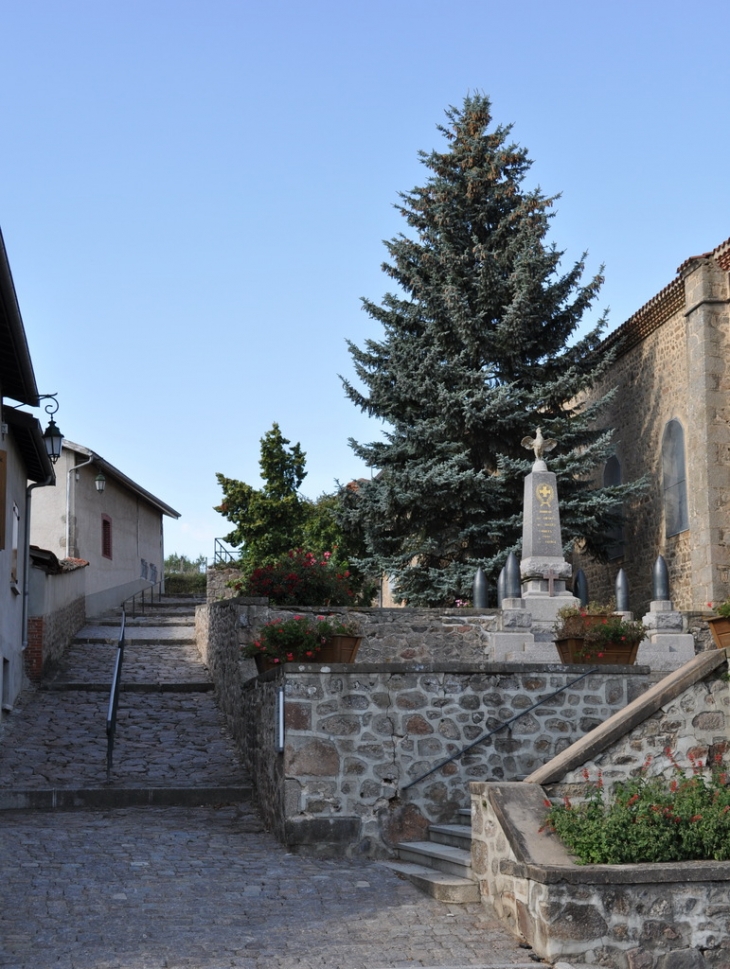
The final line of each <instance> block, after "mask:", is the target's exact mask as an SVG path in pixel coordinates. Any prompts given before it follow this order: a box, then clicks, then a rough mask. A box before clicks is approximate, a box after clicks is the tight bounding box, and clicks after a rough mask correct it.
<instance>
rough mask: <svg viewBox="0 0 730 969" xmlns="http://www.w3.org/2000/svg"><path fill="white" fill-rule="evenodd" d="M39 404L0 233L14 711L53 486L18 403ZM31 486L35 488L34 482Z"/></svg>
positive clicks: (4, 520) (4, 592)
mask: <svg viewBox="0 0 730 969" xmlns="http://www.w3.org/2000/svg"><path fill="white" fill-rule="evenodd" d="M39 403H40V400H39V395H38V387H37V385H36V380H35V374H34V372H33V365H32V362H31V358H30V352H29V350H28V343H27V340H26V336H25V329H24V327H23V321H22V318H21V316H20V309H19V307H18V300H17V297H16V294H15V287H14V285H13V279H12V275H11V272H10V265H9V263H8V258H7V253H6V251H5V244H4V241H3V239H2V235H1V234H0V406H1V408H2V414H1V415H0V702H1V706H2V713H3V714H4V713H7V712H9V711H10V710H11V709H12V707H13V703H14V702H15V699H16V697H17V695H18V694H19V693H20V690H21V688H22V685H23V656H24V651H25V646H26V630H27V623H26V620H27V608H28V575H29V560H28V517H29V514H30V502H31V495H32V494H36V495H37V494H39V493H40V490H50V491H52V490H53V489H52V488H48V489H40V490H38V491H36V490H34V489H35V488H36V487H39V486H42V485H52V484H53V483H54V480H55V479H54V474H53V465H52V464H51V462H50V459H49V458H48V455H47V453H46V449H45V444H44V441H43V434H42V431H41V427H40V424H39V423H38V420H37V419H36V418H35V417H34V416H33V415H31V414H28V413H26V412H24V411H21V410H18V409H17V407H16V406H15V405H16V404H20V405H22V404H25V405H28V406H30V407H38V405H39ZM29 482H30V484H29Z"/></svg>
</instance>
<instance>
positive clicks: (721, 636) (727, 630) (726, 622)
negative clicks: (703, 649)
mask: <svg viewBox="0 0 730 969" xmlns="http://www.w3.org/2000/svg"><path fill="white" fill-rule="evenodd" d="M707 625H708V626H709V627H710V632H711V633H712V638H713V640H714V641H715V646H717V648H718V649H725V648H726V647H727V646H730V618H727V617H726V616H715V618H714V619H708V620H707Z"/></svg>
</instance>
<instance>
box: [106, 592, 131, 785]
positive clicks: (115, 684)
mask: <svg viewBox="0 0 730 969" xmlns="http://www.w3.org/2000/svg"><path fill="white" fill-rule="evenodd" d="M126 624H127V613H126V611H125V609H124V606H122V624H121V628H120V630H119V642H118V644H117V658H116V661H115V663H114V676H113V678H112V688H111V692H110V694H109V709H108V710H107V715H106V779H107V781H109V780H110V778H111V772H112V758H113V756H114V738H115V736H116V732H117V708H118V706H119V687H120V684H121V682H122V663H123V662H124V632H125V627H126Z"/></svg>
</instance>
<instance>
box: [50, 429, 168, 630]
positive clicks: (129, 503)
mask: <svg viewBox="0 0 730 969" xmlns="http://www.w3.org/2000/svg"><path fill="white" fill-rule="evenodd" d="M99 476H101V477H103V479H104V481H103V485H104V488H103V491H100V490H98V488H97V483H98V482H97V479H98V478H99ZM165 516H168V517H170V518H179V517H180V515H179V513H178V512H177V511H175V509H174V508H171V507H170V506H169V505H168V504H166V503H165V502H164V501H161V500H160V499H159V498H156V497H155V496H154V495H153V494H151V493H150V492H149V491H147V490H146V489H145V488H143V487H142V486H141V485H138V484H137V483H136V482H134V481H132V479H131V478H129V477H127V475H125V474H124V473H123V472H121V471H120V470H119V469H118V468H115V467H114V465H112V464H110V463H109V462H108V461H106V460H105V459H104V458H102V457H101V456H100V455H99V454H97V453H96V452H95V451H91V450H90V449H89V448H86V447H83V446H81V445H80V444H74V443H73V442H71V441H67V440H64V442H63V448H62V451H61V457H60V458H59V460H58V462H57V464H56V487H55V488H54V489H52V490H51V489H48V490H47V491H46V492H44V493H42V494H39V495H38V497H37V498H36V499H35V503H34V506H33V518H32V522H31V543H32V544H33V545H37V546H39V547H41V548H44V549H48V550H49V551H50V552H53V554H54V555H56V556H57V557H58V558H59V559H61V560H67V559H72V560H73V559H81V560H84V561H85V562H88V568H86V569H85V570H84V571H85V583H86V593H85V596H86V615H87V616H97V615H100V614H101V613H103V612H106V611H108V610H109V609H113V608H116V607H118V606H119V605H120V604H121V603H122V601H123V600H125V599H126V598H128V597H129V596H131V595H133V594H134V593H135V592H140V591H141V590H142V589H148V588H150V586H151V585H154V584H155V583H157V582H160V581H162V579H163V564H164V558H165V547H164V528H163V521H164V518H165Z"/></svg>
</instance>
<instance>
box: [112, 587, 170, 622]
mask: <svg viewBox="0 0 730 969" xmlns="http://www.w3.org/2000/svg"><path fill="white" fill-rule="evenodd" d="M145 581H146V582H149V581H150V580H149V579H145ZM162 582H163V580H162V579H160V580H159V581H158V582H153V583H152V584H151V585H150V588H149V589H141V590H140V591H139V592H135V593H134V595H131V596H127V598H126V599H125V600H124V602H122V611H123V610H124V608H125V607H126V605H127V603H128V602H129V603H131V611H132V618H133V619H134V617H135V616H136V615H137V600H138V599H139V600H140V602H141V603H142V615H144V606H145V601H146V596H147V594H148V593H149V599H150V605H154V602H155V589H157V601H158V602H160V600H161V599H162Z"/></svg>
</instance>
